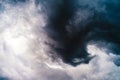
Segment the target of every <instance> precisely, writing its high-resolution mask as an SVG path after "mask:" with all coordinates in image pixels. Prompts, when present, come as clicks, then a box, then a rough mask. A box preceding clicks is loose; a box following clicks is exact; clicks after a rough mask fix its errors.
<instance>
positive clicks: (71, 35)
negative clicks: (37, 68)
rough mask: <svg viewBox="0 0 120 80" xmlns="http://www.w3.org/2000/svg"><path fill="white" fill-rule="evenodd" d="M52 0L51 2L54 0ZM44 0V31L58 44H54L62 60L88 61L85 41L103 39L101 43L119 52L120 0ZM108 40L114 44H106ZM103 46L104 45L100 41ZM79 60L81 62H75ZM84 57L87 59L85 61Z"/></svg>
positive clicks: (89, 58)
mask: <svg viewBox="0 0 120 80" xmlns="http://www.w3.org/2000/svg"><path fill="white" fill-rule="evenodd" d="M52 1H53V2H54V3H53V2H52ZM52 1H50V2H49V1H46V9H45V10H46V11H48V12H47V13H48V16H49V17H48V25H47V32H48V35H49V36H51V37H52V38H53V39H54V40H56V41H57V42H58V44H59V45H60V46H62V48H61V47H60V48H59V46H57V47H54V45H52V47H54V49H55V50H56V51H57V52H58V55H59V56H61V57H62V59H63V61H64V62H66V63H69V64H72V65H77V64H79V63H81V62H84V63H88V62H89V60H91V57H89V53H88V52H87V50H86V46H87V43H88V42H90V41H94V42H95V43H97V44H99V42H97V41H102V42H105V43H106V45H104V46H102V47H105V48H109V49H111V50H108V51H112V52H114V53H115V54H119V53H118V52H119V51H120V50H119V43H120V42H119V40H120V36H119V35H116V34H119V33H120V32H119V29H120V24H119V21H120V20H119V18H120V15H119V13H120V6H119V3H120V1H118V0H116V1H114V0H110V1H108V0H94V1H90V0H75V1H73V0H58V1H54V0H52ZM49 11H50V12H49ZM108 43H112V44H114V46H115V44H116V47H114V48H113V47H112V45H111V46H109V47H108V46H107V45H108ZM101 45H103V44H101ZM74 59H79V60H80V62H79V61H78V63H75V62H74ZM86 59H87V60H86Z"/></svg>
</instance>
